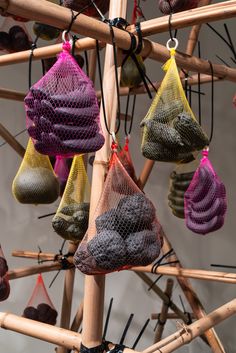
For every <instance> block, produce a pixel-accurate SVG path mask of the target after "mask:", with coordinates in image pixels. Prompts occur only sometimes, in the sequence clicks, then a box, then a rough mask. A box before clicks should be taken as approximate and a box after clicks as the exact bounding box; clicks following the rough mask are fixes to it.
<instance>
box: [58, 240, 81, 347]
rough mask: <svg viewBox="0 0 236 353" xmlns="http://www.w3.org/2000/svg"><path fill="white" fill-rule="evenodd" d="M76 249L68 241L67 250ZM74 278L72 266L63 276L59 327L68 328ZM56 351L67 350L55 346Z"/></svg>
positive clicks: (70, 251) (72, 250) (72, 251)
mask: <svg viewBox="0 0 236 353" xmlns="http://www.w3.org/2000/svg"><path fill="white" fill-rule="evenodd" d="M76 249H77V246H76V245H75V244H74V243H72V242H69V246H68V252H69V253H74V252H75V251H76ZM74 279H75V268H74V267H73V268H71V269H69V270H67V271H66V272H65V276H64V288H63V296H62V306H61V321H60V327H61V328H64V329H69V328H70V318H71V306H72V299H73V290H74ZM56 351H57V353H66V352H67V350H66V348H65V347H57V349H56Z"/></svg>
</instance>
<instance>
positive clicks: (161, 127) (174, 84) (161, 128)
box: [141, 49, 209, 162]
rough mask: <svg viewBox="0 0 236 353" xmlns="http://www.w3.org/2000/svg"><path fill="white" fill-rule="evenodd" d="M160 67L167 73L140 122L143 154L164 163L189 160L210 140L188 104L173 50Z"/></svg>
mask: <svg viewBox="0 0 236 353" xmlns="http://www.w3.org/2000/svg"><path fill="white" fill-rule="evenodd" d="M170 52H171V58H170V59H169V60H168V61H167V62H166V64H165V65H164V66H163V69H164V71H166V74H165V77H164V79H163V81H162V83H161V86H160V88H159V90H158V92H157V94H156V96H155V98H154V100H153V102H152V105H151V107H150V109H149V111H148V113H147V115H146V116H145V118H144V119H143V120H142V122H141V127H142V128H143V131H142V146H141V148H142V154H143V155H144V157H146V158H148V159H151V160H155V161H165V162H181V161H183V160H191V159H192V152H193V151H198V150H201V149H203V148H204V147H205V146H206V145H208V143H209V140H208V138H207V136H206V134H205V133H204V132H203V130H202V128H201V126H200V125H199V124H198V122H197V121H196V118H195V117H194V114H193V112H192V110H191V108H190V106H189V104H188V101H187V98H186V96H185V93H184V90H183V87H182V83H181V80H180V77H179V73H178V68H177V65H176V61H175V50H174V49H170Z"/></svg>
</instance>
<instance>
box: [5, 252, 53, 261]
mask: <svg viewBox="0 0 236 353" xmlns="http://www.w3.org/2000/svg"><path fill="white" fill-rule="evenodd" d="M11 256H14V257H22V258H26V259H38V260H51V261H53V260H54V258H55V254H53V253H45V252H35V251H28V250H27V251H25V250H13V251H12V253H11Z"/></svg>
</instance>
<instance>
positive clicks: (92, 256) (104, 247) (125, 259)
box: [74, 152, 162, 275]
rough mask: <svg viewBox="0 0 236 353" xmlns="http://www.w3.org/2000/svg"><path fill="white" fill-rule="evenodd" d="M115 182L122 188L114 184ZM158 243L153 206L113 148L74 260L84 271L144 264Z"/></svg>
mask: <svg viewBox="0 0 236 353" xmlns="http://www.w3.org/2000/svg"><path fill="white" fill-rule="evenodd" d="M117 183H118V184H119V185H120V186H122V189H121V187H119V188H118V189H117V188H116V187H114V185H116V184H117ZM161 246H162V235H161V225H160V223H159V221H158V220H157V217H156V211H155V208H154V206H153V204H152V203H151V201H150V200H149V199H148V198H147V197H146V196H145V195H144V194H143V192H142V191H141V190H140V189H139V188H138V187H137V185H136V184H135V183H134V181H133V180H132V179H131V178H130V176H129V175H128V173H127V172H126V170H125V168H124V167H123V165H122V164H121V162H120V160H119V158H118V156H117V153H116V152H114V153H113V155H112V158H111V162H110V168H109V171H108V174H107V178H106V181H105V185H104V190H103V193H102V195H101V197H100V200H99V202H98V205H97V208H96V210H95V213H94V216H93V217H92V220H91V221H90V224H89V228H88V231H87V233H86V234H85V237H84V238H83V240H82V242H81V243H80V245H79V246H78V249H77V251H76V253H75V256H74V263H75V265H76V267H77V268H78V269H79V270H80V271H81V272H83V273H85V274H88V275H93V274H102V273H103V274H105V273H109V272H113V271H120V270H125V269H128V268H131V267H132V266H146V265H148V264H150V263H152V262H153V261H154V260H155V259H156V258H157V257H158V256H159V253H160V250H161Z"/></svg>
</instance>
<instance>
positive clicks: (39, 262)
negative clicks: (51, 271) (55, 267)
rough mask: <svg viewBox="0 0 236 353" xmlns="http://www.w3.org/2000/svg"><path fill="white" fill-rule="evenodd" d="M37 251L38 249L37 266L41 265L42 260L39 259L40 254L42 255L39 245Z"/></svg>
mask: <svg viewBox="0 0 236 353" xmlns="http://www.w3.org/2000/svg"><path fill="white" fill-rule="evenodd" d="M38 249H39V252H38V265H41V264H42V260H41V259H40V254H41V253H42V250H41V248H40V246H39V245H38Z"/></svg>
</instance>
